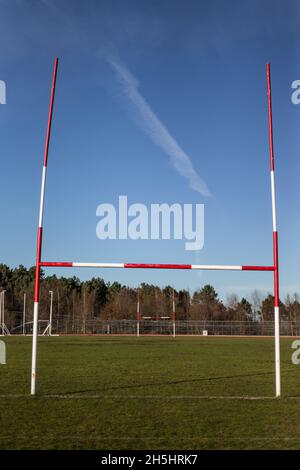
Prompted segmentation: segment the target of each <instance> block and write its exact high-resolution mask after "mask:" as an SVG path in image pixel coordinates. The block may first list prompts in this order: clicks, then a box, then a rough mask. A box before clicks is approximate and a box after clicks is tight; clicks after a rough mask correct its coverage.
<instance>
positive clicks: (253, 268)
mask: <svg viewBox="0 0 300 470" xmlns="http://www.w3.org/2000/svg"><path fill="white" fill-rule="evenodd" d="M57 67H58V58H55V60H54V70H53V77H52V86H51V94H50V105H49V115H48V124H47V132H46V142H45V149H44V164H43V171H42V183H41V195H40V209H39V225H38V232H37V251H36V269H35V289H34V316H33V322H34V324H33V338H32V368H31V394H32V395H35V393H36V372H37V340H38V320H39V295H40V271H41V267H56V268H58V267H62V268H64V267H68V268H70V267H74V268H75V267H76V268H102V269H104V268H124V269H195V270H230V271H273V273H274V327H275V330H274V331H275V395H276V397H279V396H280V395H281V378H280V330H279V277H278V235H277V226H276V198H275V176H274V145H273V123H272V98H271V77H270V64H267V96H268V124H269V146H270V171H271V196H272V219H273V265H271V266H247V265H241V266H236V265H202V264H149V263H83V262H77V261H74V262H65V261H62V262H57V261H54V262H53V261H51V262H50V261H42V237H43V212H44V196H45V186H46V173H47V161H48V150H49V142H50V133H51V123H52V115H53V105H54V96H55V87H56V76H57Z"/></svg>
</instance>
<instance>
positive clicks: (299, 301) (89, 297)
mask: <svg viewBox="0 0 300 470" xmlns="http://www.w3.org/2000/svg"><path fill="white" fill-rule="evenodd" d="M34 277H35V267H31V268H29V269H27V268H25V267H24V266H22V265H20V266H19V267H17V268H13V269H11V268H9V266H7V265H5V264H0V291H3V290H5V291H6V292H5V319H6V321H7V322H9V326H10V328H13V327H17V326H18V325H21V323H22V318H23V308H24V294H25V296H26V321H31V320H32V312H33V290H34ZM41 277H42V282H41V295H40V319H44V320H46V319H48V318H49V309H50V294H49V292H50V291H52V292H53V318H54V319H58V318H67V319H70V321H72V320H73V321H74V320H75V319H77V320H79V319H81V320H83V321H88V320H94V319H99V320H114V319H116V320H118V319H128V320H130V319H132V320H134V319H136V308H137V290H138V291H139V298H140V314H141V317H143V316H145V317H146V316H147V317H152V318H153V319H155V320H159V319H160V318H161V317H168V316H169V317H171V315H172V301H173V296H174V301H175V305H176V319H177V320H214V321H217V320H219V321H220V320H222V321H224V320H230V321H250V322H251V321H255V322H257V321H269V320H273V308H274V298H273V296H272V295H270V294H269V295H267V296H266V297H262V295H261V294H260V293H259V292H258V291H254V292H253V293H252V294H251V295H250V297H249V298H248V299H246V298H244V297H243V298H241V299H239V298H238V296H237V295H235V294H231V295H229V296H228V298H227V301H226V302H223V301H222V300H220V298H219V296H218V294H217V292H216V291H215V289H214V287H213V286H211V285H204V286H202V287H199V289H197V290H196V291H194V292H192V293H191V292H189V291H188V290H186V289H182V290H174V292H173V288H172V287H171V286H166V287H158V286H156V285H152V284H146V283H141V284H140V286H139V287H138V289H137V288H133V287H130V286H126V285H121V284H120V283H119V282H113V283H110V282H105V281H104V279H102V278H100V277H97V278H96V277H93V278H92V279H90V280H88V281H81V280H80V279H79V278H77V277H71V278H66V277H57V276H56V275H52V276H45V273H44V272H43V271H42V273H41ZM280 310H281V318H282V319H285V320H292V321H300V298H299V296H298V294H294V295H293V296H290V295H289V296H287V298H286V299H285V300H284V302H280Z"/></svg>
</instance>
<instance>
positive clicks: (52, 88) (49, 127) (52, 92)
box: [44, 58, 58, 166]
mask: <svg viewBox="0 0 300 470" xmlns="http://www.w3.org/2000/svg"><path fill="white" fill-rule="evenodd" d="M57 65H58V59H57V58H55V60H54V69H53V76H52V86H51V95H50V107H49V114H48V125H47V133H46V142H45V149H44V166H47V160H48V149H49V142H50V133H51V124H52V114H53V104H54V95H55V84H56V74H57Z"/></svg>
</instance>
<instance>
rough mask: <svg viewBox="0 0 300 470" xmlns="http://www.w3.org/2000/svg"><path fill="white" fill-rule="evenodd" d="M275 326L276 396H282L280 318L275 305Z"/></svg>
mask: <svg viewBox="0 0 300 470" xmlns="http://www.w3.org/2000/svg"><path fill="white" fill-rule="evenodd" d="M274 327H275V381H276V397H280V395H281V377H280V319H279V307H274Z"/></svg>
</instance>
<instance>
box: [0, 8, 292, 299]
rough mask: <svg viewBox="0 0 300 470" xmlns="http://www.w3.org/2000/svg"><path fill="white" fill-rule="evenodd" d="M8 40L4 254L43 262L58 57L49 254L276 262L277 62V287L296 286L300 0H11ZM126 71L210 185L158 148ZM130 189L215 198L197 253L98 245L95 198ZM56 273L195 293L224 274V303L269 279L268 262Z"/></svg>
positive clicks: (0, 138) (120, 243) (5, 29)
mask: <svg viewBox="0 0 300 470" xmlns="http://www.w3.org/2000/svg"><path fill="white" fill-rule="evenodd" d="M0 37H1V41H0V44H1V53H0V79H1V80H4V81H5V82H6V86H7V104H6V105H3V106H0V155H1V185H0V209H1V231H0V246H1V248H0V250H1V251H0V261H1V262H4V263H7V264H9V265H10V266H17V265H19V264H24V265H26V266H31V265H33V264H34V262H35V242H36V227H37V221H38V205H39V191H40V177H41V170H42V156H43V147H44V138H45V128H46V121H47V113H48V103H49V91H50V83H51V74H52V67H53V59H54V57H55V56H58V57H59V59H60V63H59V71H58V79H57V93H56V101H55V110H54V121H53V131H52V136H51V144H50V150H49V164H48V175H47V189H46V203H45V219H44V230H45V235H44V247H43V259H45V260H46V259H47V260H60V261H99V262H101V261H103V262H106V261H107V262H162V263H163V262H166V263H168V262H174V263H201V264H272V220H271V198H270V177H269V149H268V129H267V100H266V79H265V65H266V63H267V62H268V61H270V62H271V66H272V91H273V112H274V133H275V142H274V143H275V154H276V178H277V205H278V230H279V242H280V246H279V248H280V263H281V270H280V279H281V292H282V296H283V297H284V296H285V295H286V293H287V292H290V293H293V292H295V291H298V292H299V291H300V286H299V282H298V281H299V274H298V272H299V268H298V267H299V264H300V255H299V250H298V238H299V229H300V222H299V217H298V210H299V202H300V198H299V195H300V190H299V149H300V145H299V144H300V141H299V132H297V126H298V125H299V117H300V105H299V106H295V105H293V104H292V103H291V93H292V90H291V83H292V81H294V80H296V79H300V67H299V52H298V51H297V47H296V44H297V41H296V39H297V38H298V37H299V2H297V1H292V0H290V1H289V2H281V1H275V0H273V1H271V0H270V1H269V0H263V1H255V0H251V1H227V2H225V1H221V0H218V1H216V0H210V1H192V0H190V1H188V2H184V1H175V0H173V1H150V0H149V1H125V0H123V1H117V0H115V1H113V2H110V1H91V0H90V1H89V2H84V1H78V0H77V1H66V0H60V1H50V0H43V1H17V0H15V1H11V0H10V1H8V0H0ZM116 64H117V69H116ZM114 65H115V66H114ZM118 67H119V69H118ZM120 68H121V69H120ZM118 70H119V72H120V70H122V71H123V79H120V73H119V72H118ZM125 72H126V73H127V74H128V75H127V79H128V77H130V80H131V85H132V86H133V88H134V90H135V93H136V95H138V97H139V98H138V100H140V101H139V105H140V106H141V102H142V103H144V105H145V103H146V105H147V106H148V108H147V109H148V111H149V110H151V112H152V113H153V116H155V119H157V121H156V123H157V122H159V123H160V125H162V126H164V128H165V129H167V130H168V133H169V136H171V137H172V139H173V140H174V141H175V142H176V144H177V145H178V147H177V151H181V152H183V153H184V155H186V156H187V157H188V159H189V162H190V165H191V166H192V167H193V169H194V170H195V172H196V173H197V174H198V175H199V177H200V178H201V181H202V183H203V184H204V186H205V185H206V187H207V188H208V190H209V192H210V195H207V192H206V191H205V190H204V189H203V188H204V186H202V189H201V188H200V190H199V187H198V190H197V188H196V190H195V187H194V189H193V187H191V181H190V179H189V178H186V177H185V176H184V175H183V174H180V173H179V172H178V171H176V169H175V168H174V163H172V158H170V155H169V154H168V150H170V145H169V146H168V145H167V144H166V139H165V138H164V139H163V142H164V143H163V144H162V145H159V144H158V142H157V139H158V138H157V136H156V137H155V136H153V134H151V132H150V131H149V125H150V127H151V122H150V124H149V121H148V124H147V122H144V120H143V119H141V115H140V114H139V113H140V108H139V107H138V105H137V101H136V100H135V101H134V102H132V100H131V98H130V96H129V95H130V94H128V93H126V86H125V85H126V84H124V73H125ZM122 80H123V81H122ZM128 80H129V79H128ZM127 85H128V82H127ZM127 91H128V90H127ZM136 95H135V98H136ZM131 96H132V95H131ZM152 124H153V121H152ZM147 125H148V128H147ZM164 137H166V136H164ZM155 139H156V140H155ZM178 149H180V150H178ZM172 151H173V157H174V147H173V150H172ZM175 153H176V152H175ZM199 181H200V180H199ZM199 181H198V183H199ZM198 183H197V184H198ZM199 184H200V183H199ZM200 186H201V184H200ZM123 194H125V195H127V196H128V201H129V203H135V202H139V203H143V204H146V205H149V204H151V203H163V202H166V203H169V204H172V203H174V202H178V203H181V204H184V203H193V204H196V203H199V204H200V203H203V204H205V243H204V248H203V249H202V250H201V251H199V252H197V253H195V252H188V251H185V249H184V242H183V241H164V240H157V241H151V240H148V241H142V240H141V241H131V240H116V241H115V240H107V241H100V240H99V239H98V238H97V237H96V225H97V222H98V220H99V219H98V218H97V217H96V208H97V206H98V205H99V204H100V203H104V202H106V203H112V204H117V201H118V196H119V195H123ZM48 272H49V273H50V272H53V270H50V269H49V270H48ZM54 272H55V271H54ZM57 273H58V274H61V275H74V274H75V275H78V276H79V277H80V278H81V279H87V278H89V277H91V276H93V275H97V276H101V277H104V279H106V280H110V281H113V280H119V281H120V282H122V283H126V284H130V285H137V284H138V283H140V282H153V283H157V284H160V285H165V284H171V285H174V287H176V288H189V289H191V290H193V289H196V288H199V287H201V286H202V285H203V284H204V283H212V284H213V285H214V286H215V288H216V289H217V291H218V292H219V293H220V295H221V297H222V298H224V299H226V295H227V294H230V293H231V292H233V291H234V292H236V293H237V294H238V295H239V296H242V295H246V296H249V295H250V293H251V291H253V290H254V289H258V290H260V291H262V292H263V293H266V292H271V291H272V274H271V273H246V272H243V273H240V272H225V273H224V272H223V273H222V272H203V273H199V272H195V271H193V272H180V271H179V272H173V271H145V270H143V271H134V270H130V271H126V270H120V271H117V270H112V271H108V270H107V271H100V270H96V271H91V270H58V271H57Z"/></svg>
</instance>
